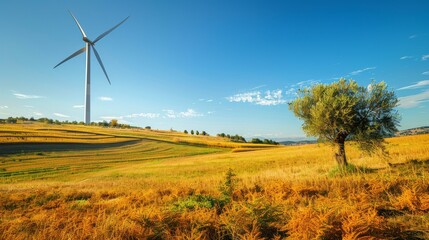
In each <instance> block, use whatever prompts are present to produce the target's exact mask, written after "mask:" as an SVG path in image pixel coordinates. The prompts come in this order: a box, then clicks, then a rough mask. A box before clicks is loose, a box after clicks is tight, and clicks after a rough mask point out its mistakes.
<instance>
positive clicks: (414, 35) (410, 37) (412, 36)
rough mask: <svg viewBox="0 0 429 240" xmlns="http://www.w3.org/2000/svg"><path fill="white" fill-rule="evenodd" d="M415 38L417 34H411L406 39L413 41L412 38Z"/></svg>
mask: <svg viewBox="0 0 429 240" xmlns="http://www.w3.org/2000/svg"><path fill="white" fill-rule="evenodd" d="M417 36H418V35H417V34H413V35H411V36H409V37H408V38H409V39H414V38H416V37H417Z"/></svg>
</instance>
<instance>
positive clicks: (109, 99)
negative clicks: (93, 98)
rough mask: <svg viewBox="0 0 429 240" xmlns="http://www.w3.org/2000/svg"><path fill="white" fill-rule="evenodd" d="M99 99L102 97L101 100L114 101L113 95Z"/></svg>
mask: <svg viewBox="0 0 429 240" xmlns="http://www.w3.org/2000/svg"><path fill="white" fill-rule="evenodd" d="M98 99H100V100H101V101H113V98H111V97H99V98H98Z"/></svg>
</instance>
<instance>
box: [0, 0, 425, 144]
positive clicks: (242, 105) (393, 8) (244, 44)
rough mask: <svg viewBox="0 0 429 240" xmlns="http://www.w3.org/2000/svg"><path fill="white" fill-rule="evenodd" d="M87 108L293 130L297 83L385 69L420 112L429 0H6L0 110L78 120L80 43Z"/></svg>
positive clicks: (137, 121)
mask: <svg viewBox="0 0 429 240" xmlns="http://www.w3.org/2000/svg"><path fill="white" fill-rule="evenodd" d="M68 9H69V10H70V11H72V12H73V13H74V15H75V16H76V17H77V19H78V20H79V21H80V23H81V24H82V26H83V28H84V30H85V32H86V33H87V35H88V37H89V38H90V39H95V38H96V37H97V36H98V35H99V34H101V33H103V32H104V31H106V30H107V29H109V28H110V27H112V26H114V25H115V24H116V23H118V22H120V21H121V20H122V19H124V18H125V17H127V16H130V18H129V19H128V21H127V22H125V23H124V24H123V25H121V26H120V27H119V28H117V29H116V30H114V31H113V32H112V33H110V34H109V35H108V36H106V37H105V38H103V39H102V40H100V41H99V42H98V43H97V45H96V47H97V50H98V52H99V54H100V56H101V58H102V60H103V63H104V65H105V67H106V70H107V73H108V74H109V77H110V79H111V81H112V85H109V84H108V82H107V80H106V78H105V77H104V74H103V72H102V70H101V68H100V67H99V66H98V63H97V62H96V61H95V58H94V57H92V92H91V94H92V109H91V110H92V113H91V115H92V116H91V120H92V121H102V120H106V121H109V120H110V119H111V118H116V119H119V120H120V121H121V122H123V123H129V124H132V125H136V126H142V127H144V126H152V128H155V129H170V128H173V129H175V130H180V131H183V130H184V129H187V130H190V129H194V130H200V131H202V130H205V131H207V132H208V133H210V134H213V135H214V134H217V133H221V132H225V133H230V134H240V135H243V136H245V137H266V138H272V139H279V138H287V137H291V138H294V137H301V136H304V133H303V132H302V130H301V122H300V121H299V120H298V119H297V118H296V117H294V116H293V114H292V113H291V112H290V111H289V110H288V106H287V102H288V101H290V100H292V99H293V98H294V96H295V95H294V93H295V91H296V89H298V88H300V87H304V86H309V85H311V84H314V83H318V82H320V83H331V82H333V81H336V80H337V79H338V78H340V77H346V78H352V79H354V80H356V81H357V82H358V83H359V84H361V85H368V84H369V83H370V82H371V81H372V79H374V80H375V81H385V82H387V84H388V85H389V88H390V89H392V90H395V92H396V94H397V96H398V97H399V98H400V106H399V107H398V111H399V113H400V114H401V115H402V121H401V127H400V128H401V129H405V128H411V127H418V126H423V125H429V122H428V119H429V30H428V29H429V28H428V27H427V26H429V2H428V1H410V0H408V1H235V0H232V1H223V0H221V1H218V0H216V1H214V0H213V1H212V0H210V1H197V0H192V1H187V0H186V1H163V0H161V1H58V0H55V1H8V0H5V1H1V2H0V29H2V37H1V38H0V86H1V87H0V118H6V117H8V116H26V117H35V118H40V117H48V118H54V119H59V120H69V121H73V120H77V121H83V108H82V107H81V106H82V105H83V103H84V79H85V76H84V75H85V56H84V54H82V55H80V56H78V57H76V58H74V59H72V60H70V61H68V62H66V63H64V64H63V65H61V66H59V67H58V68H56V69H53V66H55V65H56V64H57V63H59V62H60V61H62V60H63V59H64V58H66V57H67V56H69V55H70V54H71V53H73V52H74V51H76V50H78V49H80V48H82V47H83V46H84V43H83V41H82V39H81V35H80V32H79V30H78V28H77V26H76V25H75V23H74V21H73V19H72V18H71V17H70V15H69V14H68V12H67V10H68Z"/></svg>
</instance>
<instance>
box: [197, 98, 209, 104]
mask: <svg viewBox="0 0 429 240" xmlns="http://www.w3.org/2000/svg"><path fill="white" fill-rule="evenodd" d="M198 101H200V102H208V103H209V102H213V99H205V98H200V99H198Z"/></svg>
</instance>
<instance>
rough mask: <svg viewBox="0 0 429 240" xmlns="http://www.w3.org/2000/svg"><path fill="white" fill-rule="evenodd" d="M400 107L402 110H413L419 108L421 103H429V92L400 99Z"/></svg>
mask: <svg viewBox="0 0 429 240" xmlns="http://www.w3.org/2000/svg"><path fill="white" fill-rule="evenodd" d="M398 100H399V107H401V108H413V107H417V106H419V105H420V104H421V103H424V102H427V101H429V90H426V91H424V92H422V93H418V94H414V95H410V96H405V97H400V98H398Z"/></svg>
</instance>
